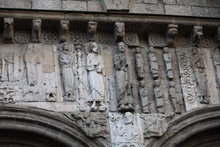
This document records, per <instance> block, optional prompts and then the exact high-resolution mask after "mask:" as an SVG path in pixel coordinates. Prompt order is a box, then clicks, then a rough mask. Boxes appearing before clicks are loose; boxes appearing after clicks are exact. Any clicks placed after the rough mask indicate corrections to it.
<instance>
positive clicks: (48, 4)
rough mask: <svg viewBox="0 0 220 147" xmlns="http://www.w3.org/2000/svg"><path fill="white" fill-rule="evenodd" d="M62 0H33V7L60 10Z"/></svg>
mask: <svg viewBox="0 0 220 147" xmlns="http://www.w3.org/2000/svg"><path fill="white" fill-rule="evenodd" d="M60 8H61V2H60V0H32V9H45V10H60Z"/></svg>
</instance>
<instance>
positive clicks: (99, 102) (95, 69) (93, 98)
mask: <svg viewBox="0 0 220 147" xmlns="http://www.w3.org/2000/svg"><path fill="white" fill-rule="evenodd" d="M89 50H90V52H89V54H88V55H87V57H86V69H87V71H88V82H89V95H90V100H89V102H90V103H91V111H97V110H99V111H105V110H106V105H105V86H104V79H103V75H102V71H103V68H104V64H103V59H102V57H101V55H99V48H98V45H97V44H96V43H95V42H91V43H90V47H89Z"/></svg>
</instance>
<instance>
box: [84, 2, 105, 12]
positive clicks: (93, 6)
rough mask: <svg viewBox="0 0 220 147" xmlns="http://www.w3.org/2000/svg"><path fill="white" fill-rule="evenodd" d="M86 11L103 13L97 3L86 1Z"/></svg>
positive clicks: (99, 4)
mask: <svg viewBox="0 0 220 147" xmlns="http://www.w3.org/2000/svg"><path fill="white" fill-rule="evenodd" d="M87 5H88V11H99V12H101V11H103V8H102V5H101V3H100V2H99V1H88V3H87Z"/></svg>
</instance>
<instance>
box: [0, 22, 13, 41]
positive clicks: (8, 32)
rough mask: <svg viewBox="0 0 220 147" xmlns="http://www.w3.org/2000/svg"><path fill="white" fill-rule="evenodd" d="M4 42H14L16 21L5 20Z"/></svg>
mask: <svg viewBox="0 0 220 147" xmlns="http://www.w3.org/2000/svg"><path fill="white" fill-rule="evenodd" d="M3 38H4V42H8V43H9V42H13V40H14V19H13V18H4V32H3Z"/></svg>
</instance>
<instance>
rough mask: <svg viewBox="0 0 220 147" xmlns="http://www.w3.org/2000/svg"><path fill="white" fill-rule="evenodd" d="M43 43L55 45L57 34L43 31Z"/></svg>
mask: <svg viewBox="0 0 220 147" xmlns="http://www.w3.org/2000/svg"><path fill="white" fill-rule="evenodd" d="M42 34H43V37H42V40H43V43H48V44H56V43H57V42H58V33H57V32H52V31H43V33H42Z"/></svg>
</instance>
